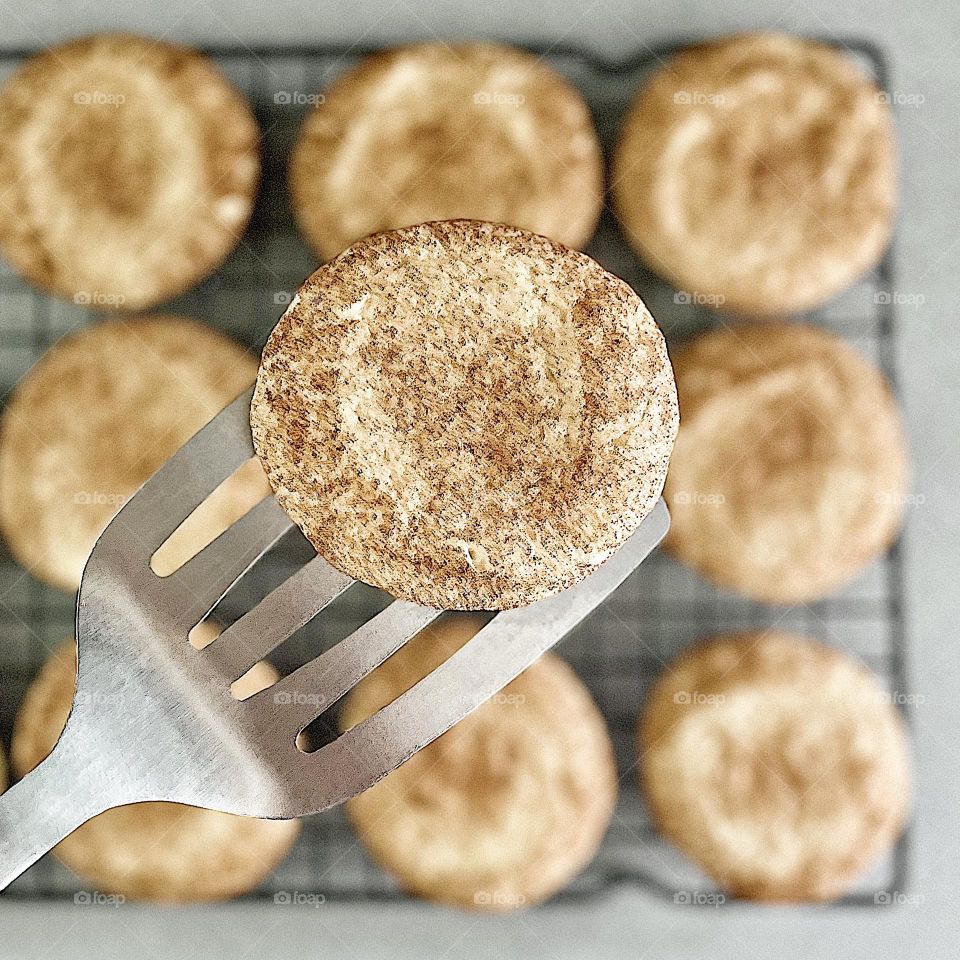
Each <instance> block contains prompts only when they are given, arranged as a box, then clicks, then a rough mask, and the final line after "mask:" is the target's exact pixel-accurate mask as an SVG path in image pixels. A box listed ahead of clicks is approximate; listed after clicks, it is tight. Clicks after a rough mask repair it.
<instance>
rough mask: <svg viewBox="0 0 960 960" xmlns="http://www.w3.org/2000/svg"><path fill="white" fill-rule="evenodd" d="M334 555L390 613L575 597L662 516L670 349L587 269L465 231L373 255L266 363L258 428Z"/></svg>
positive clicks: (368, 253)
mask: <svg viewBox="0 0 960 960" xmlns="http://www.w3.org/2000/svg"><path fill="white" fill-rule="evenodd" d="M251 423H252V427H253V438H254V445H255V447H256V450H257V453H258V455H259V457H260V460H261V461H262V463H263V464H264V467H265V469H266V471H267V475H268V477H269V478H270V482H271V485H272V486H273V488H274V490H275V491H276V493H277V497H278V499H279V501H280V503H281V504H282V506H283V507H284V509H285V510H286V511H287V513H288V514H289V515H290V516H291V518H292V519H293V520H294V521H295V522H296V523H297V524H298V525H299V526H300V528H301V529H302V530H303V531H304V533H305V534H306V535H307V537H308V538H309V539H310V540H311V542H312V543H313V545H314V546H315V547H316V549H317V551H318V552H319V553H320V554H321V555H322V556H324V557H326V559H327V560H328V561H329V562H330V563H332V564H333V565H334V566H336V567H338V568H339V569H341V570H343V571H344V572H346V573H348V574H350V575H351V576H353V577H356V578H357V579H358V580H364V581H366V582H367V583H371V584H373V585H375V586H378V587H381V588H382V589H384V590H387V591H388V592H389V593H392V594H393V595H394V596H397V597H402V598H405V599H410V600H415V601H417V602H419V603H424V604H427V605H430V606H436V607H443V608H450V609H453V608H459V609H476V608H487V609H492V608H506V607H514V606H519V605H522V604H525V603H530V602H531V601H533V600H536V599H538V598H540V597H542V596H545V595H546V594H549V593H552V592H554V591H557V590H560V589H562V588H564V587H568V586H570V585H571V584H573V583H575V582H576V581H578V580H579V579H581V578H582V577H584V576H586V575H587V574H588V573H590V572H591V571H592V570H593V569H594V568H595V567H596V566H598V565H599V564H600V563H602V562H603V560H605V559H606V558H607V557H608V556H609V555H610V554H611V553H612V552H613V551H614V550H615V549H616V548H617V547H618V546H620V544H621V543H623V542H624V540H626V539H627V537H629V536H630V534H631V533H632V532H633V531H634V530H635V529H636V528H637V526H638V525H639V524H640V522H641V521H642V520H643V518H644V517H645V516H646V514H647V513H648V512H649V511H650V509H651V507H652V506H653V504H654V503H655V502H656V499H657V497H658V496H659V495H660V491H661V487H662V484H663V478H664V474H665V473H666V467H667V461H668V459H669V456H670V450H671V448H672V446H673V439H674V436H675V433H676V426H677V409H676V396H675V391H674V384H673V376H672V373H671V370H670V362H669V360H668V359H667V353H666V348H665V346H664V342H663V337H662V335H661V334H660V331H659V329H658V328H657V325H656V324H655V323H654V321H653V319H652V318H651V316H650V314H649V313H648V312H647V310H646V308H645V307H644V305H643V303H642V301H641V300H640V298H639V297H638V296H637V295H636V294H635V293H634V292H633V291H632V290H631V289H630V288H629V287H628V286H627V285H626V284H625V283H623V282H622V281H621V280H618V279H616V278H615V277H613V276H611V275H610V274H608V273H606V272H605V271H604V270H603V269H601V267H600V266H599V265H598V264H597V263H595V262H594V261H593V260H591V259H590V258H589V257H587V256H585V255H584V254H580V253H575V252H573V251H571V250H568V249H566V248H565V247H561V246H560V245H559V244H556V243H554V242H553V241H551V240H548V239H546V238H544V237H539V236H536V235H534V234H530V233H525V232H524V231H522V230H518V229H516V228H513V227H508V226H503V225H498V224H487V223H478V222H476V221H469V220H456V221H449V222H445V223H433V224H423V225H420V226H415V227H408V228H405V229H403V230H398V231H395V232H393V233H383V234H378V235H376V236H374V237H370V238H368V239H366V240H362V241H359V242H358V243H356V244H355V245H354V246H352V247H351V248H350V249H349V250H347V251H346V252H345V253H343V254H341V255H340V256H339V257H337V259H336V260H335V261H333V262H332V263H330V264H328V265H327V266H325V267H321V269H320V270H318V271H317V272H316V273H315V274H314V275H313V276H312V277H311V278H310V279H309V280H308V281H307V282H306V283H305V284H304V286H303V288H302V289H301V291H300V293H299V294H298V295H297V297H296V298H295V299H294V301H293V303H291V305H290V307H289V309H288V310H287V312H286V313H285V314H284V316H283V317H282V318H281V320H280V322H279V323H278V324H277V326H276V328H275V329H274V331H273V333H272V334H271V335H270V339H269V340H268V341H267V345H266V348H265V350H264V354H263V360H262V363H261V367H260V373H259V375H258V377H257V387H256V391H255V393H254V398H253V404H252V407H251Z"/></svg>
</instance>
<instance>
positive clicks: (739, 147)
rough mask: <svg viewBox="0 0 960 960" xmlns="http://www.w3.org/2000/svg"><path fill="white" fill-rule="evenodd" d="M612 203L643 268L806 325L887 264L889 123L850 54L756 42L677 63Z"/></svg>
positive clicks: (620, 158)
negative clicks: (803, 318)
mask: <svg viewBox="0 0 960 960" xmlns="http://www.w3.org/2000/svg"><path fill="white" fill-rule="evenodd" d="M612 179H613V184H612V193H613V199H614V203H615V206H616V209H617V212H618V214H619V216H620V221H621V223H622V225H623V229H624V231H625V233H626V235H627V237H628V239H629V240H630V242H631V244H632V245H633V246H634V247H635V249H636V250H637V252H638V253H639V254H640V256H641V257H643V259H644V260H646V261H647V262H648V263H649V264H650V266H651V267H652V268H653V269H654V270H656V271H657V272H658V273H660V274H662V275H663V276H664V277H666V278H667V279H668V280H670V281H671V282H672V283H674V284H675V285H676V286H677V287H679V288H680V289H681V290H682V291H685V292H687V293H688V294H690V295H691V296H697V297H703V298H709V299H707V300H706V302H708V303H712V304H714V305H716V306H719V307H720V308H722V309H724V310H730V311H735V312H736V311H739V312H744V313H747V314H752V315H782V314H787V313H793V312H796V311H801V310H807V309H810V308H812V307H814V306H817V305H818V304H820V303H822V302H824V301H825V300H828V299H830V298H831V297H832V296H834V295H835V294H837V293H839V292H840V291H841V290H843V289H844V288H845V287H847V286H849V285H850V284H852V283H853V282H854V281H855V280H857V278H858V277H860V276H861V274H863V273H865V272H866V271H868V270H869V269H870V268H871V267H873V266H874V265H875V264H876V263H877V261H878V260H879V259H880V256H881V255H882V253H883V251H884V249H885V248H886V246H887V241H888V239H889V237H890V231H891V227H892V223H893V217H894V210H895V206H896V193H897V188H896V157H895V146H894V135H893V121H892V118H891V114H890V108H889V106H888V105H887V103H886V101H885V99H884V97H883V96H882V94H881V92H880V90H879V89H878V88H877V86H876V84H874V82H873V81H872V80H871V79H870V78H869V77H867V76H866V75H865V74H864V73H863V72H862V71H861V70H860V68H859V67H858V66H857V65H856V64H855V63H854V62H853V61H852V60H851V59H850V58H849V57H848V56H847V55H846V54H845V53H842V52H841V51H839V50H837V49H834V48H833V47H829V46H826V45H825V44H822V43H817V42H814V41H811V40H801V39H799V38H797V37H790V36H786V35H784V34H772V33H771V34H750V35H744V36H734V37H729V38H727V39H724V40H719V41H716V42H713V43H707V44H702V45H699V46H695V47H692V48H690V49H689V50H686V51H684V52H683V53H680V54H679V55H677V56H675V57H672V58H671V59H670V60H669V62H668V63H666V64H664V65H663V66H662V67H661V68H660V69H659V70H658V71H657V72H656V73H655V74H654V75H653V77H652V78H651V79H650V81H649V82H648V83H647V84H646V85H645V86H644V88H643V89H642V90H641V91H640V94H639V96H638V98H637V100H636V102H635V104H634V105H633V107H632V109H631V111H630V114H629V116H628V118H627V121H626V124H625V126H624V129H623V133H622V135H621V138H620V143H619V145H618V147H617V150H616V154H615V158H614V163H613V171H612Z"/></svg>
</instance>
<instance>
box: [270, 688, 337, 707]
mask: <svg viewBox="0 0 960 960" xmlns="http://www.w3.org/2000/svg"><path fill="white" fill-rule="evenodd" d="M273 702H274V703H275V704H276V705H277V706H278V707H317V708H320V707H322V706H323V704H324V703H325V702H326V701H325V699H324V698H323V697H321V696H320V694H319V693H305V692H304V691H303V690H278V691H277V692H276V693H275V694H274V695H273Z"/></svg>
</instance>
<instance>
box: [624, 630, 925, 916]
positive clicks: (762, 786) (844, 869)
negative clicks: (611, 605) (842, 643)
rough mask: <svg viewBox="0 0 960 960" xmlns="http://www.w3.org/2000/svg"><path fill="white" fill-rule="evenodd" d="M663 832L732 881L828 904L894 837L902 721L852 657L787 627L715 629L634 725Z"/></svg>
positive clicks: (898, 821)
mask: <svg viewBox="0 0 960 960" xmlns="http://www.w3.org/2000/svg"><path fill="white" fill-rule="evenodd" d="M638 750H639V759H640V772H641V779H642V784H643V788H644V790H645V793H646V796H647V801H648V803H649V806H650V810H651V813H652V815H653V818H654V820H655V822H656V823H657V825H658V826H659V828H660V829H661V830H662V831H663V833H664V834H665V835H666V836H667V837H669V838H670V839H671V840H672V841H673V842H674V843H676V844H677V846H678V847H680V849H682V850H683V851H684V852H685V853H686V854H687V855H688V856H690V857H691V858H692V859H693V860H695V861H696V862H697V863H698V864H699V865H700V866H701V867H702V868H703V869H704V870H706V871H707V873H709V874H710V876H711V877H713V879H714V880H715V881H716V882H717V883H718V884H719V885H720V886H721V887H723V888H724V889H726V890H728V891H730V892H731V893H733V894H735V895H737V896H742V897H750V898H754V899H759V900H829V899H832V898H834V897H838V896H841V895H842V894H843V893H844V892H846V891H847V890H848V889H849V888H850V886H851V885H852V884H853V882H854V881H855V880H856V878H857V876H858V875H859V874H860V873H861V872H862V871H863V870H864V869H865V868H866V867H868V866H869V865H870V864H871V863H872V862H873V861H874V860H875V859H876V858H877V857H878V856H879V855H880V854H881V853H882V852H883V851H885V850H886V849H887V848H888V847H889V846H890V845H891V844H892V843H893V842H894V841H895V840H896V838H897V836H898V835H899V833H900V830H901V828H902V827H903V824H904V821H905V819H906V816H907V813H908V809H909V805H910V793H911V775H910V759H909V751H908V745H907V738H906V733H905V729H904V724H903V721H902V720H901V718H900V715H899V713H898V712H897V710H896V709H895V707H893V706H892V704H891V702H890V696H889V694H887V693H886V691H884V689H883V688H882V687H881V685H880V684H879V682H878V681H877V679H876V678H875V677H874V676H873V674H871V673H870V672H869V671H868V670H867V669H866V668H865V667H864V666H862V665H861V664H860V663H858V662H857V661H855V660H853V659H851V658H850V657H847V656H846V655H844V654H842V653H839V652H838V651H836V650H832V649H829V648H827V647H823V646H820V645H819V644H817V643H813V642H812V641H809V640H805V639H802V638H800V637H794V636H791V635H789V634H784V633H745V634H738V635H732V636H725V637H719V638H717V639H715V640H713V641H711V642H708V643H705V644H703V645H701V646H698V647H696V648H694V649H693V650H691V651H688V652H687V653H686V654H684V655H683V656H681V657H680V658H679V659H678V660H677V661H675V662H674V663H673V664H672V665H671V666H670V667H668V669H667V670H666V672H665V673H664V674H663V676H661V677H660V679H659V680H658V681H657V684H656V686H655V687H654V689H653V691H652V693H651V694H650V698H649V700H648V701H647V704H646V707H645V708H644V711H643V715H642V717H641V719H640V724H639V736H638Z"/></svg>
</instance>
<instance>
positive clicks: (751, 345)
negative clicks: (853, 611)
mask: <svg viewBox="0 0 960 960" xmlns="http://www.w3.org/2000/svg"><path fill="white" fill-rule="evenodd" d="M673 363H674V369H675V371H676V377H677V390H678V393H679V395H680V407H681V415H682V418H683V420H682V426H681V428H680V433H679V436H678V437H677V444H676V448H675V450H674V454H673V459H672V460H671V463H670V472H669V475H668V476H667V484H666V487H665V491H664V495H665V497H666V500H667V503H668V505H669V506H670V511H671V515H672V523H671V527H670V532H669V534H668V536H667V540H666V544H667V546H668V547H669V548H670V549H671V550H672V551H673V552H674V553H675V554H676V555H677V556H678V557H679V558H680V559H681V560H684V561H685V562H686V563H689V564H690V565H691V566H692V567H693V568H694V569H695V570H697V571H698V572H699V573H701V574H702V575H703V576H705V577H707V578H708V579H710V580H712V581H713V582H715V583H717V584H719V585H720V586H723V587H727V588H729V589H731V590H735V591H737V592H738V593H741V594H744V595H745V596H748V597H752V598H754V599H757V600H762V601H766V602H769V603H798V602H803V601H812V600H816V599H818V598H820V597H822V596H824V595H825V594H827V593H830V592H831V591H833V590H835V589H837V588H838V587H840V586H841V585H843V584H844V583H845V582H846V581H848V580H850V579H851V578H852V577H853V576H855V575H856V574H857V573H858V572H859V571H860V570H861V569H862V568H863V567H864V566H865V565H867V564H868V563H870V561H872V560H873V559H875V558H876V557H877V556H879V555H880V554H882V553H883V552H884V551H885V550H886V549H887V547H889V546H890V544H891V542H892V541H893V539H894V537H895V536H896V534H897V531H898V529H899V527H900V523H901V520H902V516H903V509H904V503H905V500H906V493H907V490H908V485H909V473H910V470H909V461H908V455H907V449H906V441H905V437H904V433H903V427H902V425H901V420H900V414H899V412H898V410H897V405H896V402H895V400H894V398H893V396H892V394H891V392H890V389H889V386H888V385H887V382H886V381H885V380H884V378H883V375H882V374H881V373H880V371H879V370H877V369H876V368H875V367H874V366H873V365H872V364H870V363H868V362H867V361H866V360H864V359H863V358H862V357H861V356H860V355H859V354H857V353H856V352H855V351H854V350H852V349H851V348H850V347H849V346H847V345H846V344H845V343H843V341H841V340H840V339H838V338H837V337H835V336H833V335H832V334H829V333H826V332H825V331H823V330H820V329H817V328H815V327H810V326H801V325H790V324H783V325H779V324H778V325H767V324H761V325H757V326H747V327H736V328H732V329H722V330H715V331H712V332H710V333H708V334H706V335H704V336H701V337H699V338H697V339H695V340H693V341H692V342H690V343H689V344H687V345H685V346H683V347H681V348H680V349H679V350H675V351H674V352H673Z"/></svg>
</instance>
